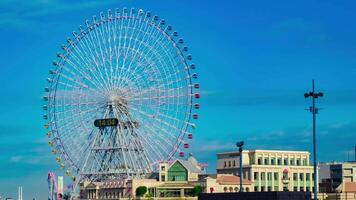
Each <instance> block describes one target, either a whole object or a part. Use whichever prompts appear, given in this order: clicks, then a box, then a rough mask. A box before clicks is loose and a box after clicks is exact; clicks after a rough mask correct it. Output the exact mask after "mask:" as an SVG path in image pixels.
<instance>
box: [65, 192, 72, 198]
mask: <svg viewBox="0 0 356 200" xmlns="http://www.w3.org/2000/svg"><path fill="white" fill-rule="evenodd" d="M70 197H71V196H70V193H68V192H66V193H64V195H63V200H69V199H70Z"/></svg>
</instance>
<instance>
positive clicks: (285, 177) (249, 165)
mask: <svg viewBox="0 0 356 200" xmlns="http://www.w3.org/2000/svg"><path fill="white" fill-rule="evenodd" d="M309 156H310V153H309V152H307V151H280V150H244V151H243V152H242V159H243V160H242V169H243V177H244V178H246V179H247V180H249V181H251V182H252V184H253V187H252V190H251V191H255V192H258V191H313V190H312V189H313V166H311V165H310V161H309ZM239 158H240V152H238V151H233V152H224V153H218V154H217V174H235V175H238V174H239V169H240V163H239Z"/></svg>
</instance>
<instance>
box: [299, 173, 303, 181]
mask: <svg viewBox="0 0 356 200" xmlns="http://www.w3.org/2000/svg"><path fill="white" fill-rule="evenodd" d="M299 180H300V181H303V180H304V174H302V173H300V174H299Z"/></svg>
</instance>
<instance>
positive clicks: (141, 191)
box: [136, 186, 147, 197]
mask: <svg viewBox="0 0 356 200" xmlns="http://www.w3.org/2000/svg"><path fill="white" fill-rule="evenodd" d="M146 192H147V187H146V186H140V187H138V188H136V196H139V197H142V196H143V195H144V194H146Z"/></svg>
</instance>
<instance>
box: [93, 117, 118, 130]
mask: <svg viewBox="0 0 356 200" xmlns="http://www.w3.org/2000/svg"><path fill="white" fill-rule="evenodd" d="M118 123H119V120H117V119H116V118H109V119H97V120H95V121H94V126H96V127H99V128H103V127H106V126H117V125H118Z"/></svg>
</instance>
